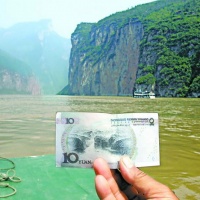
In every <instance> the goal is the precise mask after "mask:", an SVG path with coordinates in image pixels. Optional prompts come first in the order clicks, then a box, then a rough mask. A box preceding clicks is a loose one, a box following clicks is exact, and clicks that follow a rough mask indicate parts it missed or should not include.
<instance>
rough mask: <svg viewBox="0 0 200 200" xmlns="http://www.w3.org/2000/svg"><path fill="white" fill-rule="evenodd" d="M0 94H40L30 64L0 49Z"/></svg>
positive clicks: (37, 82) (39, 88) (38, 85)
mask: <svg viewBox="0 0 200 200" xmlns="http://www.w3.org/2000/svg"><path fill="white" fill-rule="evenodd" d="M0 94H32V95H39V94H41V87H40V84H39V81H38V79H37V78H36V77H35V75H34V73H33V71H32V70H31V68H30V66H28V65H26V64H25V63H24V62H22V61H20V60H18V59H16V58H14V57H12V56H11V55H9V54H7V53H6V52H4V51H1V50H0Z"/></svg>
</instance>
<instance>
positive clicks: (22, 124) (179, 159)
mask: <svg viewBox="0 0 200 200" xmlns="http://www.w3.org/2000/svg"><path fill="white" fill-rule="evenodd" d="M58 111H81V112H106V113H127V112H135V113H137V112H139V113H140V112H156V113H158V114H159V132H160V158H161V166H158V167H147V168H142V170H143V171H145V172H146V173H148V174H149V175H151V176H153V177H154V178H156V179H157V180H158V181H161V182H162V183H164V184H167V185H168V186H169V187H170V188H171V189H172V190H173V191H174V192H175V193H176V194H177V195H178V197H179V198H180V199H189V200H193V199H200V131H199V129H200V99H196V98H156V99H134V98H132V97H96V96H95V97H91V96H26V95H21V96H20V95H0V156H2V157H10V158H12V157H24V156H33V155H44V154H55V116H56V112H58Z"/></svg>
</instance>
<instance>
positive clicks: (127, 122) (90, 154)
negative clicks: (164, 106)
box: [56, 112, 160, 169]
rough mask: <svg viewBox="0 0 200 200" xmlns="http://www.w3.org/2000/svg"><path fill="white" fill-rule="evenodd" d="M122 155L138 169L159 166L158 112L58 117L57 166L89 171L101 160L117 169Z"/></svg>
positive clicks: (71, 114) (67, 114)
mask: <svg viewBox="0 0 200 200" xmlns="http://www.w3.org/2000/svg"><path fill="white" fill-rule="evenodd" d="M122 155H128V156H129V157H130V158H131V159H132V160H133V161H134V163H135V165H136V166H137V167H143V166H156V165H160V154H159V126H158V114H157V113H126V114H106V113H84V112H58V113H57V114H56V166H57V167H88V168H89V167H92V164H93V161H94V160H95V159H96V158H98V157H102V158H104V159H105V160H106V161H107V162H108V164H109V166H110V168H111V169H116V168H118V161H119V160H120V157H121V156H122Z"/></svg>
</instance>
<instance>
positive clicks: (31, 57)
mask: <svg viewBox="0 0 200 200" xmlns="http://www.w3.org/2000/svg"><path fill="white" fill-rule="evenodd" d="M70 48H71V43H70V39H66V38H63V37H61V36H59V35H58V34H57V33H56V32H54V31H53V30H52V26H51V21H50V20H41V21H38V22H25V23H18V24H15V25H14V26H12V27H10V28H8V29H0V49H2V50H3V51H6V52H7V53H9V54H10V55H11V56H14V57H15V58H17V59H19V60H21V61H23V62H24V63H26V64H27V65H29V66H30V67H31V69H32V71H33V73H34V74H35V76H36V77H37V79H38V81H39V84H40V88H41V93H42V94H56V93H58V92H59V91H60V90H61V88H63V87H64V85H65V84H66V81H67V78H68V62H69V54H70Z"/></svg>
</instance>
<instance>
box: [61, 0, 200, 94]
mask: <svg viewBox="0 0 200 200" xmlns="http://www.w3.org/2000/svg"><path fill="white" fill-rule="evenodd" d="M71 41H72V49H71V54H70V62H69V63H70V66H69V81H68V82H69V84H68V85H67V86H66V87H64V89H63V90H62V91H61V92H60V94H70V95H119V96H121V95H126V96H132V94H133V90H134V91H141V92H145V91H149V92H150V91H152V92H154V93H155V94H156V96H161V97H187V96H193V97H200V1H199V0H159V1H154V2H151V3H148V4H143V5H138V6H136V7H135V8H132V9H129V10H126V11H123V12H118V13H115V14H113V15H110V16H108V17H106V18H104V19H102V20H100V21H99V22H98V23H81V24H79V25H78V26H77V28H76V30H75V31H74V33H73V34H72V37H71Z"/></svg>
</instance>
